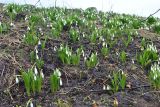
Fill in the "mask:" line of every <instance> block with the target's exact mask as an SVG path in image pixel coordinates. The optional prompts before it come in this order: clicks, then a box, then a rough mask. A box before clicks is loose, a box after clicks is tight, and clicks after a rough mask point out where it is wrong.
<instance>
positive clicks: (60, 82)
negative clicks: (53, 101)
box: [59, 78, 62, 86]
mask: <svg viewBox="0 0 160 107" xmlns="http://www.w3.org/2000/svg"><path fill="white" fill-rule="evenodd" d="M59 84H60V86H62V79H61V78H60V81H59Z"/></svg>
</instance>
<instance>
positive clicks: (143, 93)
mask: <svg viewBox="0 0 160 107" xmlns="http://www.w3.org/2000/svg"><path fill="white" fill-rule="evenodd" d="M148 93H160V91H148V92H146V93H143V94H142V95H141V96H143V95H145V94H148Z"/></svg>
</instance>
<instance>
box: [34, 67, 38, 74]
mask: <svg viewBox="0 0 160 107" xmlns="http://www.w3.org/2000/svg"><path fill="white" fill-rule="evenodd" d="M34 73H35V75H37V74H38V70H37V67H36V66H35V67H34Z"/></svg>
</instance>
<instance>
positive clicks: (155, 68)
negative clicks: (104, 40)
mask: <svg viewBox="0 0 160 107" xmlns="http://www.w3.org/2000/svg"><path fill="white" fill-rule="evenodd" d="M149 80H150V83H151V84H152V86H153V87H154V88H155V89H160V66H159V65H158V64H157V63H155V64H153V65H152V66H151V70H150V72H149Z"/></svg>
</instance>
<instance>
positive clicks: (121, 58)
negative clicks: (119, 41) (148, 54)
mask: <svg viewBox="0 0 160 107" xmlns="http://www.w3.org/2000/svg"><path fill="white" fill-rule="evenodd" d="M126 57H127V56H126V52H125V51H122V52H121V53H120V60H121V62H122V63H125V62H126Z"/></svg>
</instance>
